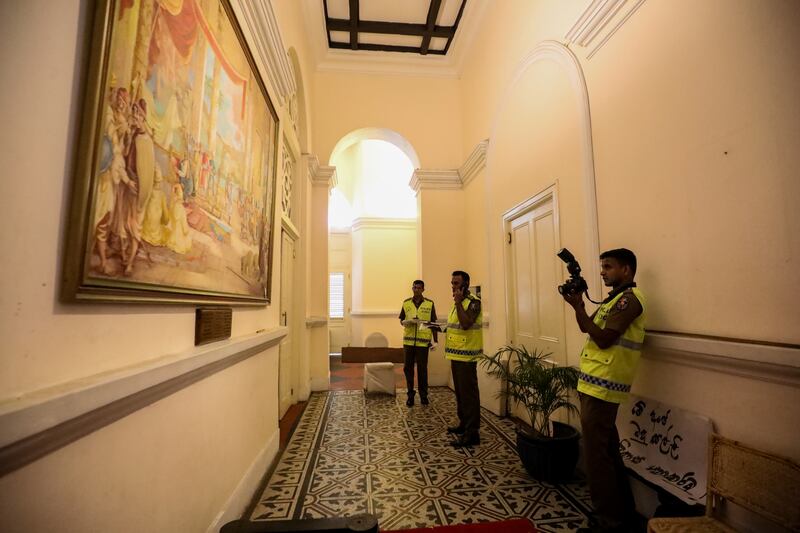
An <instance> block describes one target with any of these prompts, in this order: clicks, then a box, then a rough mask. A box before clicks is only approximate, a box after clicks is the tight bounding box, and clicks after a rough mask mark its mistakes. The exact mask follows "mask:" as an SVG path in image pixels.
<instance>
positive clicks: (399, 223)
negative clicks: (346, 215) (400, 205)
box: [351, 217, 417, 232]
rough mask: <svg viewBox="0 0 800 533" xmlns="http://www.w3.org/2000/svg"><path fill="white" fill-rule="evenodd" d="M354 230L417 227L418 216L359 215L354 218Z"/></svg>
mask: <svg viewBox="0 0 800 533" xmlns="http://www.w3.org/2000/svg"><path fill="white" fill-rule="evenodd" d="M351 227H352V231H353V232H356V231H361V230H365V229H403V230H408V229H417V219H416V218H375V217H358V218H356V219H354V220H353V225H352V226H351Z"/></svg>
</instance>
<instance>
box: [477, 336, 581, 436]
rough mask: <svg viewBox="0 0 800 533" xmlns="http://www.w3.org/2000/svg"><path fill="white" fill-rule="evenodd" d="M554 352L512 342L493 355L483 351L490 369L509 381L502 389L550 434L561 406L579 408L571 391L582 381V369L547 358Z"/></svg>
mask: <svg viewBox="0 0 800 533" xmlns="http://www.w3.org/2000/svg"><path fill="white" fill-rule="evenodd" d="M551 355H552V354H551V353H548V352H545V351H543V350H539V349H536V348H534V349H533V350H532V351H528V349H527V348H526V347H525V346H524V345H522V346H516V345H513V344H509V345H506V346H503V347H502V348H500V349H499V350H497V352H495V353H494V354H493V355H485V354H484V355H483V356H482V359H481V365H482V366H483V367H484V368H485V369H486V372H487V373H488V374H489V375H490V376H492V377H495V378H497V379H499V380H502V381H504V382H505V383H506V387H505V388H504V389H501V390H500V392H499V393H498V396H499V397H500V398H508V399H511V400H513V401H515V402H517V403H519V404H520V405H522V406H523V407H524V408H525V410H526V411H527V412H528V416H529V418H530V420H531V425H532V426H533V427H534V429H536V430H537V431H538V432H540V433H542V434H543V435H547V436H549V435H550V419H551V418H552V416H553V414H554V413H555V412H556V411H557V410H559V409H566V410H567V411H568V412H577V408H576V407H575V405H574V404H573V403H572V396H571V391H572V390H574V389H575V387H577V385H578V369H577V368H575V367H563V366H557V365H555V364H553V363H551V362H549V361H548V360H547V359H548V357H550V356H551Z"/></svg>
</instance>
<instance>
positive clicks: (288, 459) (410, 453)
mask: <svg viewBox="0 0 800 533" xmlns="http://www.w3.org/2000/svg"><path fill="white" fill-rule="evenodd" d="M403 392H404V391H403V390H399V391H398V395H397V396H396V397H395V396H387V395H381V396H365V395H364V393H363V392H362V391H358V390H349V391H331V392H324V393H314V394H313V395H312V396H311V398H310V399H309V401H308V405H307V407H306V410H305V412H304V413H303V415H302V418H301V419H300V421H299V423H298V424H297V427H296V429H295V431H294V434H293V435H292V437H291V439H290V441H289V444H288V445H287V447H286V449H285V450H284V452H283V455H282V456H281V459H280V461H279V462H278V464H277V466H276V467H275V469H274V471H273V472H272V474H271V477H270V478H269V481H268V483H267V485H266V487H265V489H264V491H263V493H262V494H261V496H260V497H259V499H258V502H257V503H256V505H255V507H254V508H253V510H252V512H251V513H249V515H248V516H249V519H250V520H254V521H258V520H262V521H268V520H285V519H291V518H327V517H337V516H348V515H352V514H357V513H363V512H370V513H375V514H376V515H377V516H378V520H379V523H380V527H381V529H409V528H416V527H430V526H436V525H446V524H460V523H473V522H490V521H497V520H504V519H508V518H523V517H524V518H529V519H531V520H532V521H533V522H534V523H535V524H536V526H537V528H538V529H539V530H540V531H542V532H557V531H574V530H575V529H577V528H578V527H581V526H584V525H586V523H587V514H588V513H589V512H590V501H589V493H588V489H587V488H586V485H585V484H584V483H583V482H582V480H576V482H575V483H570V484H564V485H550V484H547V483H541V482H538V481H536V480H534V479H533V478H531V477H530V476H529V475H528V474H527V473H526V472H525V470H524V468H523V467H522V464H521V463H520V461H519V458H518V457H517V454H516V451H515V447H514V440H515V436H514V428H513V423H512V422H511V421H509V420H505V419H501V418H499V417H497V416H495V415H493V414H492V413H490V412H488V411H486V410H483V411H482V426H481V445H480V446H476V447H474V448H471V449H453V448H452V447H450V446H449V445H448V443H449V441H450V438H449V436H448V435H447V433H446V431H445V428H446V427H447V426H448V425H452V424H453V422H454V420H453V417H454V413H455V397H454V395H453V393H452V391H451V390H450V389H448V388H444V387H436V388H432V389H431V391H430V399H431V404H430V405H429V406H427V407H422V406H419V405H417V406H415V407H414V408H412V409H409V408H407V407H406V406H405V394H403Z"/></svg>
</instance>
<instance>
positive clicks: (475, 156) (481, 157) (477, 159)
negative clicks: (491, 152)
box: [458, 139, 489, 185]
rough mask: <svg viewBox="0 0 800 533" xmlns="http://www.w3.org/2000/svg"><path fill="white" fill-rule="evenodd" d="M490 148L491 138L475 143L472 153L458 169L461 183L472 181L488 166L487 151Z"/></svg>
mask: <svg viewBox="0 0 800 533" xmlns="http://www.w3.org/2000/svg"><path fill="white" fill-rule="evenodd" d="M488 149H489V139H484V140H482V141H481V142H479V143H478V144H477V145H475V148H474V149H473V150H472V153H471V154H469V157H467V160H466V161H464V164H463V165H461V168H459V169H458V175H459V177H460V178H461V183H462V184H464V185H466V184H467V183H469V182H470V181H472V180H473V179H474V178H475V176H477V175H478V173H480V171H481V170H483V169H484V167H486V152H487V150H488Z"/></svg>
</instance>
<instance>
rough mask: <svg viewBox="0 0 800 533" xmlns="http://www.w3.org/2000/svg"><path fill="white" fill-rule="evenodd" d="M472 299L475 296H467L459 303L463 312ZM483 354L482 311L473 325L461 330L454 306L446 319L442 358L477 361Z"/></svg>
mask: <svg viewBox="0 0 800 533" xmlns="http://www.w3.org/2000/svg"><path fill="white" fill-rule="evenodd" d="M472 299H475V300H477V299H478V298H477V297H476V296H473V295H472V294H470V295H468V296H467V297H466V298H464V300H463V301H462V302H461V305H462V306H463V308H464V310H465V311H466V310H467V308H469V304H470V302H471V301H472ZM482 353H483V309H481V312H480V313H478V317H477V318H476V319H475V323H474V324H472V327H470V328H469V329H463V328H462V327H461V323H460V322H459V321H458V312H457V311H456V306H455V304H453V308H452V309H451V310H450V315H448V317H447V336H446V338H445V343H444V356H445V357H446V358H447V359H450V360H452V361H467V362H473V361H477V360H478V358H479V357H480V355H481V354H482Z"/></svg>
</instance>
